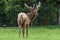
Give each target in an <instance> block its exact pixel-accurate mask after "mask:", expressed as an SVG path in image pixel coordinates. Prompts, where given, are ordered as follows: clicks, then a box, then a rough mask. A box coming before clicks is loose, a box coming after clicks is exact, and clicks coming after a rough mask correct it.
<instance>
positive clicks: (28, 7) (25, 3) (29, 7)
mask: <svg viewBox="0 0 60 40" xmlns="http://www.w3.org/2000/svg"><path fill="white" fill-rule="evenodd" d="M24 5H25V6H26V7H27V8H29V9H32V6H31V7H29V6H28V5H27V4H26V3H24Z"/></svg>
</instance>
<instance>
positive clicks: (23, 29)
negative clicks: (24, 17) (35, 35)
mask: <svg viewBox="0 0 60 40" xmlns="http://www.w3.org/2000/svg"><path fill="white" fill-rule="evenodd" d="M22 35H23V38H24V27H22Z"/></svg>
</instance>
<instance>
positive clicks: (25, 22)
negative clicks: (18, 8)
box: [17, 2, 41, 38]
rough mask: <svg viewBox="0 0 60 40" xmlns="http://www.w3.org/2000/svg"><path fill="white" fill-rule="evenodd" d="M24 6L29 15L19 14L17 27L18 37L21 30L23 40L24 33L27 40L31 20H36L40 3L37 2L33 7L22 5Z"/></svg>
mask: <svg viewBox="0 0 60 40" xmlns="http://www.w3.org/2000/svg"><path fill="white" fill-rule="evenodd" d="M24 5H25V6H26V7H27V8H28V9H29V10H30V13H24V12H21V13H19V14H18V18H17V23H18V26H19V37H20V33H21V30H22V35H23V38H24V33H25V31H26V37H27V38H28V28H29V24H30V22H31V21H32V20H34V19H35V18H36V16H37V14H38V13H37V11H38V10H39V7H40V5H41V3H40V2H39V3H38V4H34V5H33V6H28V5H27V4H26V3H24ZM25 29H26V30H25Z"/></svg>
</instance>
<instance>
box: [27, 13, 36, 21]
mask: <svg viewBox="0 0 60 40" xmlns="http://www.w3.org/2000/svg"><path fill="white" fill-rule="evenodd" d="M28 17H29V18H30V20H31V21H33V20H34V19H35V18H36V13H35V12H30V13H28Z"/></svg>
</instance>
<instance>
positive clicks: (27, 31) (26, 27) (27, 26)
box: [26, 26, 28, 38]
mask: <svg viewBox="0 0 60 40" xmlns="http://www.w3.org/2000/svg"><path fill="white" fill-rule="evenodd" d="M26 37H27V38H28V26H26Z"/></svg>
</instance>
